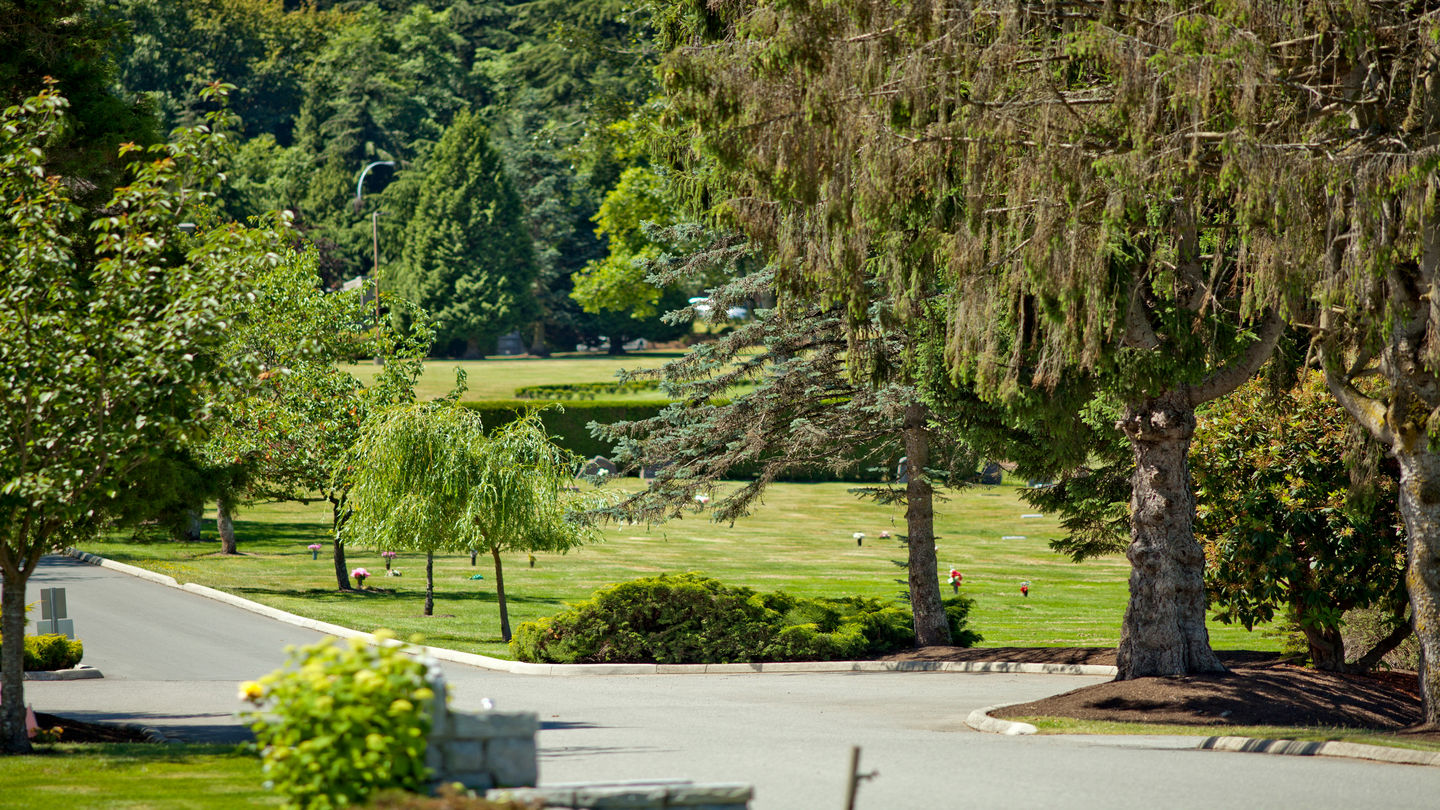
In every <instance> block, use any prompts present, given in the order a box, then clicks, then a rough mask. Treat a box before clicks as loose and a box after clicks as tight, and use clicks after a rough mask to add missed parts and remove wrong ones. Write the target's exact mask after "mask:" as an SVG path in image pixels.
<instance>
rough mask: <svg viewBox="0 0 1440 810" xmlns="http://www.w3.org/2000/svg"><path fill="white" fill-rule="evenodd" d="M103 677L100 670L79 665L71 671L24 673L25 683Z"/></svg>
mask: <svg viewBox="0 0 1440 810" xmlns="http://www.w3.org/2000/svg"><path fill="white" fill-rule="evenodd" d="M103 677H105V675H104V674H103V673H102V672H100V670H98V669H96V668H94V667H91V666H86V665H84V664H81V665H79V666H77V667H73V668H71V669H56V670H50V671H45V672H26V673H25V680H27V681H87V680H91V679H93V678H103Z"/></svg>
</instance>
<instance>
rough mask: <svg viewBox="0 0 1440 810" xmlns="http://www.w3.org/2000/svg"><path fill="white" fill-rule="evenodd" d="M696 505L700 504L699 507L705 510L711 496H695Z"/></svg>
mask: <svg viewBox="0 0 1440 810" xmlns="http://www.w3.org/2000/svg"><path fill="white" fill-rule="evenodd" d="M695 503H696V504H698V505H699V506H700V507H701V508H702V509H703V508H704V507H705V505H706V504H708V503H710V496H709V495H696V496H695Z"/></svg>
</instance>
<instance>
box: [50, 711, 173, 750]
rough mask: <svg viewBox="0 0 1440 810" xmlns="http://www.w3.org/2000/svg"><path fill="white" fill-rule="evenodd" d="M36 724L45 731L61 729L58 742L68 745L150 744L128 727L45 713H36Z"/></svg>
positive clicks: (136, 731)
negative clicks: (87, 721)
mask: <svg viewBox="0 0 1440 810" xmlns="http://www.w3.org/2000/svg"><path fill="white" fill-rule="evenodd" d="M35 722H36V723H37V724H39V726H40V728H41V729H43V730H45V731H50V730H51V729H54V728H59V729H60V737H59V739H58V740H56V742H66V743H148V742H150V739H148V738H147V737H146V736H145V734H144V733H143V732H141V731H138V730H136V729H134V728H130V727H127V726H110V725H105V724H102V723H86V722H84V721H81V720H74V719H71V718H69V717H57V716H56V715H53V714H45V713H44V712H36V713H35Z"/></svg>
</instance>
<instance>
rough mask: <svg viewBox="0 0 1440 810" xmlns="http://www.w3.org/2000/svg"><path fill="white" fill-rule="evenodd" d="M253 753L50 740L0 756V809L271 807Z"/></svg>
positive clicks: (274, 803) (272, 799)
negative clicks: (25, 750)
mask: <svg viewBox="0 0 1440 810" xmlns="http://www.w3.org/2000/svg"><path fill="white" fill-rule="evenodd" d="M264 780H265V777H264V776H263V775H262V774H261V772H260V759H259V758H258V757H256V756H255V755H254V754H250V753H246V752H244V751H243V750H241V749H239V748H237V747H235V746H223V745H147V744H103V745H64V744H62V745H53V746H39V747H38V750H37V752H36V753H34V754H29V755H26V756H13V757H0V810H35V808H45V810H71V808H73V809H74V810H112V809H116V810H118V808H125V809H126V810H142V808H143V810H164V809H165V808H176V810H179V808H187V807H197V806H204V807H278V806H279V805H280V797H279V796H277V795H275V794H274V793H271V792H269V791H267V790H265V789H264V788H263V787H262V784H263V782H264Z"/></svg>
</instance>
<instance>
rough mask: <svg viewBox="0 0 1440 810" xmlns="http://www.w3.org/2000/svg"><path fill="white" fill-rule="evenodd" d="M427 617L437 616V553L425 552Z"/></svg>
mask: <svg viewBox="0 0 1440 810" xmlns="http://www.w3.org/2000/svg"><path fill="white" fill-rule="evenodd" d="M425 615H426V616H434V615H435V552H433V551H427V552H425Z"/></svg>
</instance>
